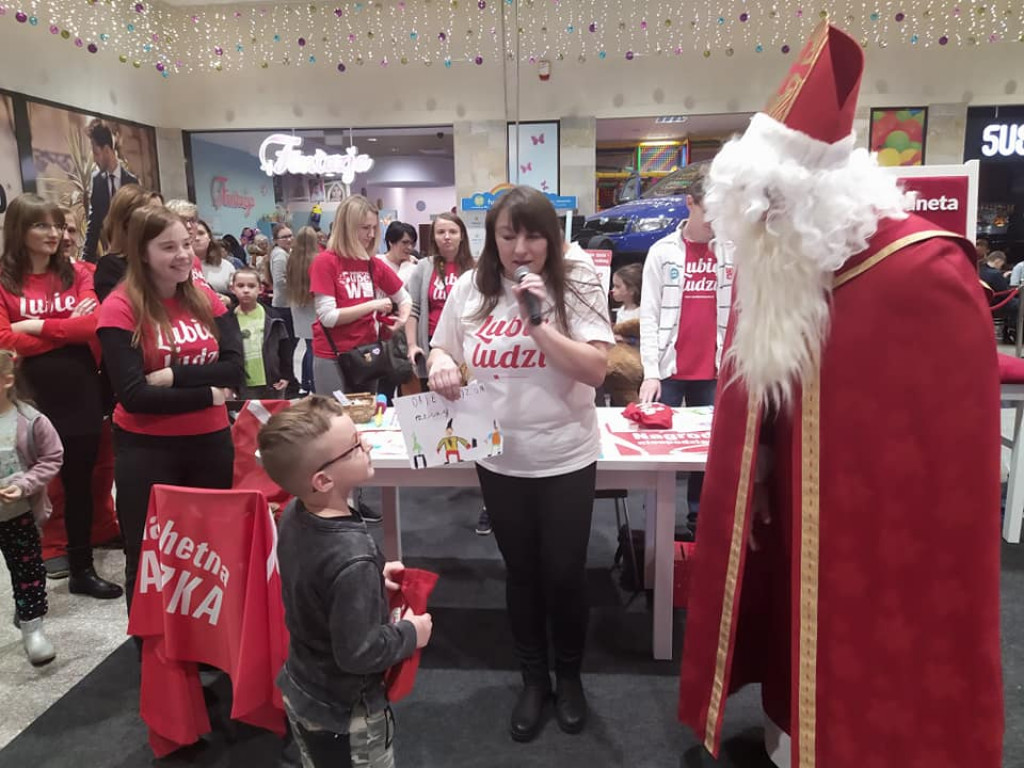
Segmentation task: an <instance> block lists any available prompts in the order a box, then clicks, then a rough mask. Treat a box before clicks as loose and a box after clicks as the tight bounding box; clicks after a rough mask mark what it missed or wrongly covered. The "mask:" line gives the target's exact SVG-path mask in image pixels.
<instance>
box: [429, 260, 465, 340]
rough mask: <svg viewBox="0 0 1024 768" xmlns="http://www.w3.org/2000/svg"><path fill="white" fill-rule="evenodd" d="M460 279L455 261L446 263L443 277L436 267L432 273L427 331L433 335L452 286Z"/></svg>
mask: <svg viewBox="0 0 1024 768" xmlns="http://www.w3.org/2000/svg"><path fill="white" fill-rule="evenodd" d="M458 279H459V273H458V267H457V266H456V265H455V262H449V263H447V264H445V265H444V278H443V279H442V277H441V275H440V274H438V272H437V270H436V269H434V270H432V271H431V273H430V291H429V293H428V296H427V304H428V308H429V314H428V315H427V332H428V333H429V335H431V336H433V335H434V329H436V328H437V321H438V320H440V319H441V311H442V310H443V309H444V303H445V302H446V301H448V294H449V293H451V290H452V286H453V285H455V281H456V280H458Z"/></svg>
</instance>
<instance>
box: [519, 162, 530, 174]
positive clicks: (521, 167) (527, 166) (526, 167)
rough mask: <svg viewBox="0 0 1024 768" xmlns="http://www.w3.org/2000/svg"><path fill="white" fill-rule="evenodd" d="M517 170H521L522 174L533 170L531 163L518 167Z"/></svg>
mask: <svg viewBox="0 0 1024 768" xmlns="http://www.w3.org/2000/svg"><path fill="white" fill-rule="evenodd" d="M519 169H520V170H521V171H522V172H523V173H526V172H528V171H532V170H533V163H527V164H526V165H520V166H519Z"/></svg>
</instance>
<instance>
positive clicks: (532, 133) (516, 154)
mask: <svg viewBox="0 0 1024 768" xmlns="http://www.w3.org/2000/svg"><path fill="white" fill-rule="evenodd" d="M558 126H559V124H558V123H557V122H552V123H519V124H516V123H509V126H508V180H509V183H510V184H525V185H526V186H528V187H533V188H534V189H539V190H540V191H541V192H549V193H551V194H554V195H557V194H558V173H559V168H558V163H559V152H558Z"/></svg>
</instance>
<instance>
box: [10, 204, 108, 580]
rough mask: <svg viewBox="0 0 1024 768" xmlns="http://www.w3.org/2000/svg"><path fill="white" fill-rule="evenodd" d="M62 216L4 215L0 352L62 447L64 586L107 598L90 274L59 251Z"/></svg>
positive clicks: (13, 210)
mask: <svg viewBox="0 0 1024 768" xmlns="http://www.w3.org/2000/svg"><path fill="white" fill-rule="evenodd" d="M63 232H64V213H63V212H62V211H61V210H60V208H59V207H58V206H57V205H55V204H53V203H49V202H46V201H45V200H43V199H42V198H40V197H37V196H36V195H30V194H29V195H20V196H19V197H17V198H15V199H14V200H13V201H12V202H11V205H10V207H9V209H8V211H7V219H6V222H5V225H4V249H3V256H2V257H0V347H4V348H7V349H13V350H14V351H15V352H16V353H18V354H19V355H20V356H21V363H20V365H21V373H22V377H23V380H24V381H25V383H26V384H27V388H28V393H27V394H28V396H29V397H30V398H31V399H32V400H33V401H34V402H35V404H36V405H37V407H38V408H39V410H40V411H42V412H43V413H44V414H45V415H46V417H47V418H48V419H49V420H50V422H51V423H52V424H53V426H54V427H55V428H56V430H57V434H59V435H60V439H61V443H63V445H64V464H63V466H62V467H61V470H60V479H61V483H62V484H63V486H64V494H65V508H64V525H65V529H66V531H67V537H68V566H69V570H70V580H69V582H68V590H69V591H70V592H71V593H73V594H82V595H89V596H91V597H96V598H101V599H110V598H116V597H120V596H121V587H119V586H118V585H117V584H114V583H112V582H109V581H106V580H105V579H102V578H100V577H99V576H98V575H97V574H96V570H95V568H94V567H93V556H92V542H91V533H92V514H93V495H92V473H93V470H94V468H95V466H96V455H97V452H98V451H99V443H100V432H101V430H102V426H103V394H102V386H101V379H100V374H99V364H98V352H99V349H98V345H97V342H96V314H95V312H96V307H97V306H98V304H97V301H96V293H95V291H94V290H93V280H92V273H91V272H90V271H89V270H88V269H87V268H86V267H85V266H84V265H82V264H80V263H74V264H72V262H71V261H70V259H68V257H67V255H66V254H64V253H63V250H62V248H61V240H62V236H63Z"/></svg>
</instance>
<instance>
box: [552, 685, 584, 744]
mask: <svg viewBox="0 0 1024 768" xmlns="http://www.w3.org/2000/svg"><path fill="white" fill-rule="evenodd" d="M555 717H556V718H557V719H558V727H559V728H561V729H562V730H563V731H565V732H566V733H579V732H580V731H582V730H583V726H584V725H585V724H586V722H587V697H586V696H584V695H583V683H582V682H580V679H579V678H578V677H565V678H561V677H560V678H558V685H557V687H556V688H555Z"/></svg>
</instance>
